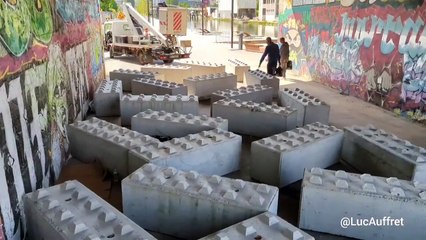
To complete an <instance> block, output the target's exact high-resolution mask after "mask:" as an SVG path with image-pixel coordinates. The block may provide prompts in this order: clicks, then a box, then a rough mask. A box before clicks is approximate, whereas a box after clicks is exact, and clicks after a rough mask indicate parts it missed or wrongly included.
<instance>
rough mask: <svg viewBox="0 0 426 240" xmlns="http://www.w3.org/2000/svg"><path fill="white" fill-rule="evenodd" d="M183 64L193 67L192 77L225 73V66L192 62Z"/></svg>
mask: <svg viewBox="0 0 426 240" xmlns="http://www.w3.org/2000/svg"><path fill="white" fill-rule="evenodd" d="M183 64H185V65H186V66H189V67H191V73H192V77H196V76H202V75H210V74H216V73H223V72H225V65H222V64H217V63H211V62H199V61H193V60H191V61H185V62H183Z"/></svg>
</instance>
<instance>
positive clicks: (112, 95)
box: [94, 80, 123, 117]
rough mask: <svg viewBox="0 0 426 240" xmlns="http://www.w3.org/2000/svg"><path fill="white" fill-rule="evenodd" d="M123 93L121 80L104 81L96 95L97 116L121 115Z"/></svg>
mask: <svg viewBox="0 0 426 240" xmlns="http://www.w3.org/2000/svg"><path fill="white" fill-rule="evenodd" d="M122 94H123V87H122V85H121V81H120V80H112V81H110V80H104V81H102V82H101V84H100V85H99V88H98V89H97V90H96V92H95V97H94V104H95V113H96V116H97V117H112V116H120V99H121V96H122Z"/></svg>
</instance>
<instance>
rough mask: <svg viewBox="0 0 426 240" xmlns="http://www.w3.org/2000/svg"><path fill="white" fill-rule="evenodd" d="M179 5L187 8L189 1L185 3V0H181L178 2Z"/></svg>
mask: <svg viewBox="0 0 426 240" xmlns="http://www.w3.org/2000/svg"><path fill="white" fill-rule="evenodd" d="M179 7H183V8H189V7H190V6H189V3H187V2H181V3H179Z"/></svg>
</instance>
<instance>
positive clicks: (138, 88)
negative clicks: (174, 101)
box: [132, 78, 188, 95]
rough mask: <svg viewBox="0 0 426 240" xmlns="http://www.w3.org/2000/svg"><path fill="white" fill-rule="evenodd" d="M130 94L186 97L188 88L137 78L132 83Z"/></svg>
mask: <svg viewBox="0 0 426 240" xmlns="http://www.w3.org/2000/svg"><path fill="white" fill-rule="evenodd" d="M132 94H134V95H138V94H146V95H151V94H157V95H166V94H169V95H179V94H181V95H187V94H188V88H187V87H186V86H184V85H183V84H179V83H174V82H169V81H161V80H155V79H153V78H139V79H134V80H133V81H132Z"/></svg>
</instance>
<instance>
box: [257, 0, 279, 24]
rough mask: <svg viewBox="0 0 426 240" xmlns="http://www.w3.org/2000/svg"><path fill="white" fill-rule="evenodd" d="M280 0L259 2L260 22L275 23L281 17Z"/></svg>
mask: <svg viewBox="0 0 426 240" xmlns="http://www.w3.org/2000/svg"><path fill="white" fill-rule="evenodd" d="M279 5H280V0H259V20H262V21H275V20H276V19H277V18H278V15H279Z"/></svg>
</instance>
